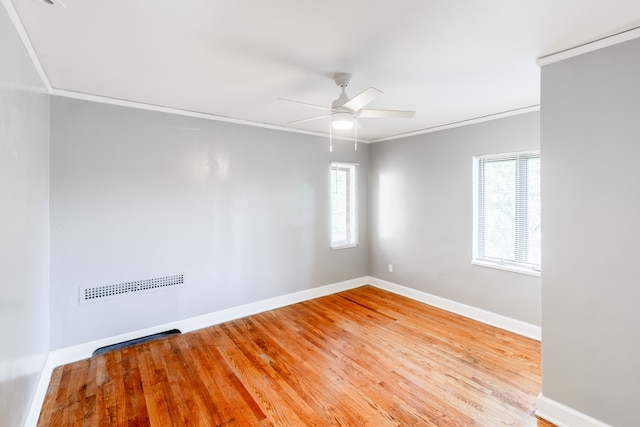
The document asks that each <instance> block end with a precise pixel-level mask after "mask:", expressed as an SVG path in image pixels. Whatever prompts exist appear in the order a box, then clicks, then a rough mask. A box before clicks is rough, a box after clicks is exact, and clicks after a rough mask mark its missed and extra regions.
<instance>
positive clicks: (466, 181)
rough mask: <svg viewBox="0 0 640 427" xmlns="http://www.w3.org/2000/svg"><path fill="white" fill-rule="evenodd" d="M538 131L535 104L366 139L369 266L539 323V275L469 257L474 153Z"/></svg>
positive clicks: (512, 146)
mask: <svg viewBox="0 0 640 427" xmlns="http://www.w3.org/2000/svg"><path fill="white" fill-rule="evenodd" d="M539 135H540V134H539V114H538V113H537V112H536V113H528V114H522V115H518V116H513V117H508V118H504V119H499V120H493V121H490V122H484V123H479V124H474V125H470V126H465V127H459V128H454V129H449V130H443V131H439V132H433V133H428V134H424V135H418V136H413V137H409V138H405V139H401V140H394V141H387V142H379V143H376V144H373V145H372V146H371V173H370V176H369V178H370V181H369V186H370V198H369V218H370V239H371V255H370V261H369V264H370V268H369V270H370V274H371V275H372V276H375V277H378V278H380V279H384V280H388V281H391V282H394V283H398V284H400V285H404V286H408V287H411V288H415V289H417V290H421V291H424V292H428V293H430V294H433V295H437V296H440V297H444V298H448V299H452V300H454V301H458V302H461V303H464V304H468V305H471V306H474V307H478V308H482V309H485V310H489V311H492V312H494V313H498V314H502V315H505V316H508V317H511V318H513V319H517V320H521V321H524V322H528V323H531V324H535V325H539V324H540V278H539V277H533V276H527V275H523V274H518V273H512V272H507V271H502V270H496V269H492V268H487V267H480V266H475V265H471V257H472V248H471V245H472V229H473V220H472V214H473V194H472V158H473V156H474V155H480V154H490V153H501V152H513V151H521V150H528V149H536V148H538V147H539V144H540V142H539ZM543 161H544V160H543ZM389 263H392V264H393V266H394V272H393V273H389V272H388V269H387V267H388V264H389Z"/></svg>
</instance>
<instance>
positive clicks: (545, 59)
mask: <svg viewBox="0 0 640 427" xmlns="http://www.w3.org/2000/svg"><path fill="white" fill-rule="evenodd" d="M637 38H640V27H636V28H632V29H630V30H627V31H623V32H621V33H617V34H614V35H612V36H608V37H603V38H601V39H598V40H594V41H592V42H589V43H585V44H582V45H579V46H575V47H572V48H569V49H566V50H562V51H560V52H555V53H552V54H549V55H545V56H542V57H540V58H538V60H537V61H536V62H537V64H538V66H540V67H543V66H545V65H549V64H553V63H554V62H558V61H563V60H565V59H569V58H573V57H574V56H578V55H583V54H585V53H589V52H593V51H594V50H598V49H602V48H605V47H609V46H613V45H616V44H619V43H624V42H626V41H629V40H633V39H637Z"/></svg>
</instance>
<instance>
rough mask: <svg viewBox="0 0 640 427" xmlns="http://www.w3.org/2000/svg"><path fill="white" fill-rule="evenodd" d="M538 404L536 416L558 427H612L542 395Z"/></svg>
mask: <svg viewBox="0 0 640 427" xmlns="http://www.w3.org/2000/svg"><path fill="white" fill-rule="evenodd" d="M537 403H538V409H536V415H537V416H539V417H540V418H544V419H545V420H547V421H550V422H552V423H554V424H555V425H557V426H558V427H612V426H611V425H610V424H607V423H604V422H602V421H600V420H597V419H595V418H593V417H591V416H589V415H587V414H585V413H582V412H580V411H577V410H575V409H573V408H570V407H569V406H566V405H563V404H562V403H560V402H557V401H555V400H553V399H550V398H548V397H546V396H544V395H543V394H542V393H540V395H539V396H538V402H537Z"/></svg>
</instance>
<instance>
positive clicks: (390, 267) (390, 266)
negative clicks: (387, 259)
mask: <svg viewBox="0 0 640 427" xmlns="http://www.w3.org/2000/svg"><path fill="white" fill-rule="evenodd" d="M389 273H393V264H389Z"/></svg>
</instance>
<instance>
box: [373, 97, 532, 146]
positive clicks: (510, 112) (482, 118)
mask: <svg viewBox="0 0 640 427" xmlns="http://www.w3.org/2000/svg"><path fill="white" fill-rule="evenodd" d="M539 110H540V105H530V106H528V107H522V108H514V109H513V110H508V111H502V112H499V113H493V114H487V115H486V116H480V117H475V118H472V119H465V120H460V121H457V122H452V123H446V124H443V125H437V126H433V127H430V128H426V129H421V130H417V131H413V132H407V133H400V134H397V135H392V136H387V137H384V138H377V139H372V140H371V141H370V142H371V143H375V142H382V141H392V140H394V139H400V138H407V137H410V136H415V135H422V134H425V133H431V132H438V131H441V130H445V129H453V128H457V127H462V126H468V125H472V124H475V123H482V122H488V121H491V120H496V119H503V118H505V117H510V116H516V115H518V114H525V113H531V112H533V111H539Z"/></svg>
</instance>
